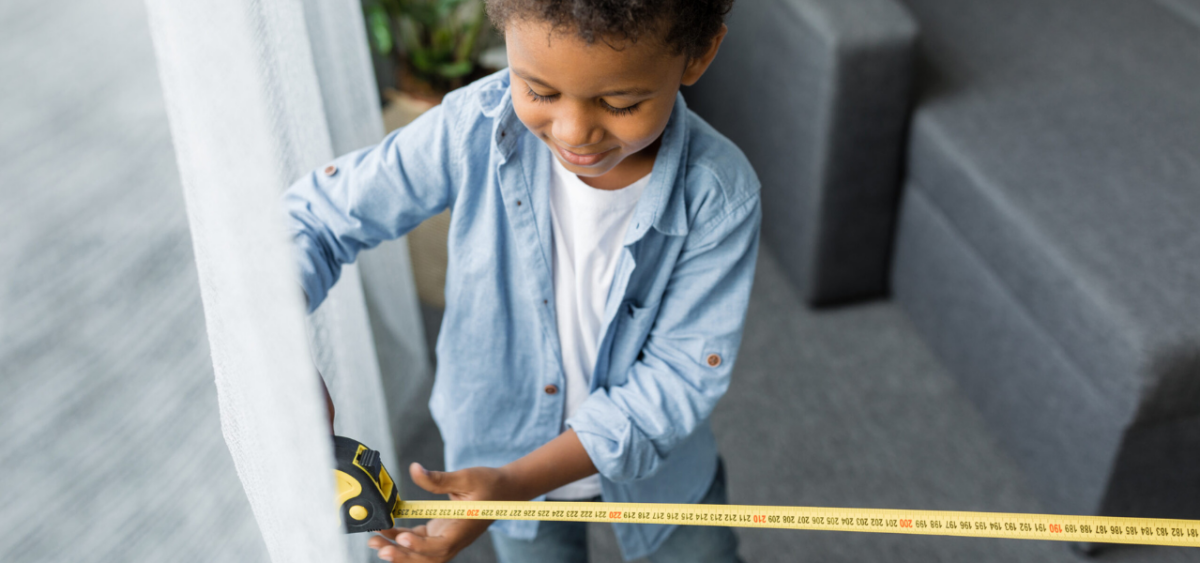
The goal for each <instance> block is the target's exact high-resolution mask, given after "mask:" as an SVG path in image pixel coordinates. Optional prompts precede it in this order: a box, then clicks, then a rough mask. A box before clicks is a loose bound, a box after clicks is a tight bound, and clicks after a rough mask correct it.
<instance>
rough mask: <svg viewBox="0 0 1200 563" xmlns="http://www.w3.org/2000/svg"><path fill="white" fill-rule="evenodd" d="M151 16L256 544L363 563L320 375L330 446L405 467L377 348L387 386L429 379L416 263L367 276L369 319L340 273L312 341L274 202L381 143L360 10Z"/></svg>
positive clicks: (316, 6)
mask: <svg viewBox="0 0 1200 563" xmlns="http://www.w3.org/2000/svg"><path fill="white" fill-rule="evenodd" d="M146 5H147V8H148V11H149V16H150V26H151V34H152V37H153V39H154V45H155V51H156V55H157V58H158V65H159V73H160V77H161V82H162V87H163V93H164V97H165V99H166V102H167V112H168V117H169V119H170V123H171V132H172V137H173V139H174V144H175V153H176V156H177V160H178V164H179V169H180V174H181V177H182V180H183V186H184V195H185V200H186V202H187V207H188V219H189V223H190V226H191V230H192V239H193V244H194V247H195V255H196V264H197V269H198V272H199V277H200V289H201V296H202V299H203V302H204V309H205V319H206V321H207V330H208V336H209V342H210V347H211V350H212V357H213V366H214V370H215V377H216V384H217V392H218V400H219V404H220V411H221V423H222V431H223V434H224V436H225V441H226V443H227V445H228V447H229V450H230V452H231V454H232V457H233V460H234V463H235V466H236V467H237V471H238V475H239V477H240V479H241V481H242V485H243V488H244V489H245V491H246V495H247V497H248V498H249V500H250V504H251V507H252V509H253V511H254V515H255V518H256V519H257V521H258V524H259V528H260V530H261V532H262V534H263V539H264V540H265V542H266V545H267V548H268V551H269V553H270V555H271V558H272V560H273V561H276V562H280V563H282V562H288V563H298V562H306V561H313V562H317V561H320V562H341V561H345V560H348V559H354V560H364V561H365V560H368V557H369V554H368V552H367V550H366V549H365V535H360V536H356V537H355V541H354V542H350V543H351V545H350V546H349V551H348V546H347V542H346V541H345V536H344V535H343V534H342V532H341V528H340V522H339V521H338V516H337V512H336V511H335V510H334V506H333V502H332V498H333V483H332V477H331V462H332V451H331V447H330V442H329V437H328V429H327V427H326V426H325V423H324V412H323V401H322V399H321V396H320V391H319V386H318V385H317V379H316V373H315V371H314V369H313V362H314V361H315V363H316V367H317V368H318V369H319V370H320V372H321V374H322V375H323V376H324V378H325V380H326V382H327V384H328V386H329V390H330V393H331V395H332V396H333V399H334V402H335V404H336V405H338V413H337V414H338V416H337V423H336V425H337V431H338V432H339V433H342V434H345V435H349V436H352V437H354V438H356V439H358V440H360V441H363V442H365V443H367V444H369V445H370V446H372V447H373V448H376V449H379V450H381V451H382V452H383V455H384V457H383V459H384V463H385V464H387V465H388V466H390V467H393V468H398V466H397V463H396V457H395V455H394V451H393V448H392V439H391V432H390V428H389V422H388V421H389V417H388V415H387V411H386V408H387V407H386V402H385V399H384V392H383V391H384V388H383V385H382V383H381V380H380V371H379V363H378V361H377V357H376V345H379V346H380V347H386V348H387V350H388V352H389V354H390V356H389V357H390V358H392V359H393V361H392V363H391V367H392V368H393V371H394V373H389V374H388V375H389V378H392V379H395V380H400V381H405V380H420V379H421V378H425V377H428V375H429V374H428V372H429V362H428V359H427V358H426V356H425V354H424V346H423V335H422V334H421V324H420V321H419V316H418V308H417V305H416V297H415V291H414V289H413V282H412V276H411V269H410V266H409V264H408V256H407V252H406V251H405V248H404V247H403V245H402V244H392V245H390V246H389V247H388V248H386V249H383V250H380V251H376V253H375V256H373V257H371V258H370V259H369V260H372V261H373V264H372V265H373V266H376V267H373V268H372V267H369V270H370V271H372V272H373V273H376V275H374V276H371V277H372V279H374V280H375V282H374V283H368V287H369V288H371V289H372V290H373V299H372V302H373V303H375V304H377V308H376V310H375V311H372V315H371V317H368V313H367V309H366V299H365V298H364V294H363V281H362V280H361V278H360V276H359V272H358V270H357V268H355V267H353V266H351V267H347V268H345V269H344V270H343V273H342V278H341V280H340V281H339V283H338V284H337V286H336V288H335V289H334V290H333V291H332V292H331V293H330V295H329V297H328V299H327V301H326V302H325V303H324V304H323V305H322V306H321V308H320V309H319V312H318V313H317V314H315V315H313V316H312V317H311V318H310V319H308V321H309V327H308V333H309V334H308V335H307V336H306V328H305V324H306V319H305V318H304V314H303V306H302V293H301V291H300V286H299V284H298V281H297V274H296V270H295V264H293V263H292V254H291V252H290V249H289V246H288V245H289V243H288V241H287V240H286V238H285V237H284V231H283V228H282V223H281V221H280V220H279V219H280V217H279V203H278V201H279V194H280V192H281V190H282V189H284V188H285V187H286V186H287V185H289V184H290V183H291V182H292V181H293V180H295V179H296V178H298V177H299V176H300V175H302V174H303V173H306V172H307V171H309V170H311V169H313V168H316V167H318V166H320V165H321V164H322V163H324V162H325V161H327V160H329V159H331V158H332V157H333V156H335V153H340V152H345V151H348V150H351V149H353V148H357V147H360V146H365V145H367V144H370V143H373V142H377V141H378V140H379V138H380V137H381V134H382V130H381V122H380V118H379V109H378V104H377V102H376V100H375V88H374V80H373V77H372V75H371V66H370V59H369V54H368V52H367V51H366V49H367V44H366V41H365V37H364V31H363V23H362V14H361V7H360V6H359V5H358V3H357V1H356V0H210V1H207V2H177V1H173V0H146ZM380 273H381V275H380ZM372 321H374V322H375V324H376V326H380V325H381V324H383V325H384V326H389V328H390V329H391V330H389V331H388V334H387V335H386V338H383V339H382V340H381V339H380V338H379V337H378V336H374V337H373V336H372V331H371V328H370V327H371V323H372ZM309 338H311V347H310V345H309V342H310V341H309ZM310 350H311V351H310ZM400 371H403V372H404V373H398V372H400ZM404 385H407V384H402V385H399V386H397V385H391V386H390V389H391V390H392V391H393V392H395V391H396V390H397V389H403V388H404ZM409 387H410V388H411V385H410V386H409ZM402 398H403V397H398V398H397V400H395V401H392V402H393V403H394V404H397V405H402V404H404V403H403V402H402V401H400V400H398V399H402ZM393 418H394V417H393Z"/></svg>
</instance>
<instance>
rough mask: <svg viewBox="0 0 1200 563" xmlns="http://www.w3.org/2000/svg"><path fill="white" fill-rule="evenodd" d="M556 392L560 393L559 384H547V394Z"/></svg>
mask: <svg viewBox="0 0 1200 563" xmlns="http://www.w3.org/2000/svg"><path fill="white" fill-rule="evenodd" d="M555 393H558V386H557V385H547V386H546V394H547V395H553V394H555Z"/></svg>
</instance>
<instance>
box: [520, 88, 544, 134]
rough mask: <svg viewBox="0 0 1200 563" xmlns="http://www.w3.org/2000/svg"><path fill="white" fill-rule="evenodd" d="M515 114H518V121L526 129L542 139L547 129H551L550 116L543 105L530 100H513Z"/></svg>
mask: <svg viewBox="0 0 1200 563" xmlns="http://www.w3.org/2000/svg"><path fill="white" fill-rule="evenodd" d="M513 113H516V114H517V119H520V120H521V123H524V124H525V127H526V128H528V129H529V130H530V131H533V132H534V133H535V134H537V136H538V137H541V136H542V135H543V133H544V132H545V130H546V129H548V128H549V127H550V122H551V120H550V115H549V112H548V111H546V109H545V108H543V107H541V104H537V103H534V102H530V101H528V100H520V99H517V98H515V97H514V98H513Z"/></svg>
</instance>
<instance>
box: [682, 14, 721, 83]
mask: <svg viewBox="0 0 1200 563" xmlns="http://www.w3.org/2000/svg"><path fill="white" fill-rule="evenodd" d="M726 33H729V26H727V25H725V24H721V29H719V30H717V34H716V35H714V36H713V38H712V42H711V43H709V45H708V50H707V51H705V52H704V54H703V55H700V56H699V57H692V58H691V59H688V63H687V67H685V68H684V69H683V80H681V81H680V83H682V84H683V85H684V86H691V85H693V84H695V83H696V81H697V80H700V77H701V76H704V71H706V70H708V65H710V64H712V62H713V59H715V58H717V49H720V48H721V42H722V41H724V40H725V34H726Z"/></svg>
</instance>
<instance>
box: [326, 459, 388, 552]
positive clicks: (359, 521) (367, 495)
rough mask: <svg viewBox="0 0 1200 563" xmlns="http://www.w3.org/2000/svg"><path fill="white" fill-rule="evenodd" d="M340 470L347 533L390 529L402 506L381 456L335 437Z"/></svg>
mask: <svg viewBox="0 0 1200 563" xmlns="http://www.w3.org/2000/svg"><path fill="white" fill-rule="evenodd" d="M333 453H334V458H335V459H336V461H337V466H336V468H335V469H334V470H333V477H334V480H335V481H336V483H337V497H336V503H337V505H338V509H339V512H340V513H341V515H342V522H343V523H344V524H345V526H346V532H347V533H351V534H353V533H357V532H374V531H377V530H386V529H388V528H391V527H392V526H393V525H394V523H395V519H394V516H393V512H394V511H396V510H397V509H398V507H399V505H400V502H399V501H400V491H399V487H397V486H396V484H395V483H394V482H393V481H392V477H391V475H388V472H387V469H384V467H383V461H382V460H381V459H380V458H379V452H377V451H375V450H372V449H370V448H368V447H366V446H364V445H362V444H361V443H359V442H357V441H355V440H352V439H350V438H346V437H344V436H334V437H333Z"/></svg>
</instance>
